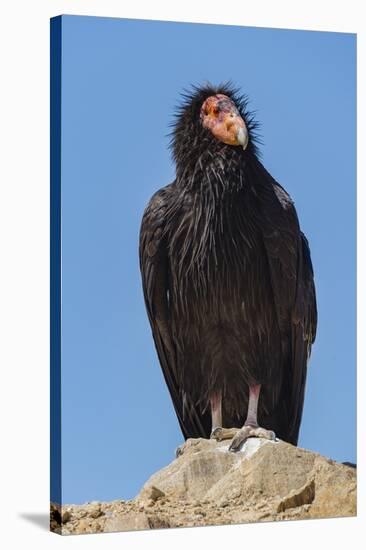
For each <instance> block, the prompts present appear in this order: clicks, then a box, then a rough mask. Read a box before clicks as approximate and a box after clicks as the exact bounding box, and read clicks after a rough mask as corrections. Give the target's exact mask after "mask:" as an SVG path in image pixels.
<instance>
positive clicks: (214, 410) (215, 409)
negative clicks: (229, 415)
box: [210, 392, 222, 432]
mask: <svg viewBox="0 0 366 550" xmlns="http://www.w3.org/2000/svg"><path fill="white" fill-rule="evenodd" d="M210 405H211V419H212V432H213V431H214V430H215V429H216V428H222V403H221V392H217V393H214V394H213V395H212V397H211V399H210Z"/></svg>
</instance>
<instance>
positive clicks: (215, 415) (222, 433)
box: [210, 392, 239, 441]
mask: <svg viewBox="0 0 366 550" xmlns="http://www.w3.org/2000/svg"><path fill="white" fill-rule="evenodd" d="M210 406H211V420H212V430H211V436H210V438H211V439H216V441H222V440H223V439H232V438H233V437H234V435H235V434H236V433H237V432H238V431H239V429H238V428H223V427H222V395H221V392H217V393H215V394H213V395H212V396H211V399H210Z"/></svg>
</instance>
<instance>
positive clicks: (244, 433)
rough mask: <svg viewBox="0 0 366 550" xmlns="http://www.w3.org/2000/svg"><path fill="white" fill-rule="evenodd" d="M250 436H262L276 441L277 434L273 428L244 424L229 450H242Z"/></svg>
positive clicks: (234, 451)
mask: <svg viewBox="0 0 366 550" xmlns="http://www.w3.org/2000/svg"><path fill="white" fill-rule="evenodd" d="M249 437H261V438H264V439H269V440H271V441H274V440H275V439H276V434H275V433H274V432H272V431H271V430H266V429H265V428H260V427H259V426H257V427H253V426H243V427H242V428H241V430H239V431H238V433H237V434H236V435H235V436H234V438H233V440H232V442H231V444H230V447H229V451H231V452H233V453H236V452H237V451H240V449H241V448H242V446H243V445H244V443H245V442H246V440H247V439H248V438H249Z"/></svg>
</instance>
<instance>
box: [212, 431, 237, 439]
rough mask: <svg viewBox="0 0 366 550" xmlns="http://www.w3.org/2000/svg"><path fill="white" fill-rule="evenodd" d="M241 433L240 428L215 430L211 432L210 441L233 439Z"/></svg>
mask: <svg viewBox="0 0 366 550" xmlns="http://www.w3.org/2000/svg"><path fill="white" fill-rule="evenodd" d="M239 431H240V429H239V428H215V429H214V430H212V432H211V435H210V439H216V441H223V440H224V439H232V438H233V437H234V436H235V435H236V434H237V433H238V432H239Z"/></svg>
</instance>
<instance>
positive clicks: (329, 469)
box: [52, 438, 357, 534]
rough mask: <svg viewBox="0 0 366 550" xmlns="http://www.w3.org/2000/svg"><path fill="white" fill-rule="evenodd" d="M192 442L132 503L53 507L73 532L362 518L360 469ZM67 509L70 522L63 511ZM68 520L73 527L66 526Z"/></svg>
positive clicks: (278, 451)
mask: <svg viewBox="0 0 366 550" xmlns="http://www.w3.org/2000/svg"><path fill="white" fill-rule="evenodd" d="M228 446H229V442H228V441H226V442H225V441H222V442H220V443H217V442H216V441H214V440H207V439H188V440H187V441H186V443H185V444H184V445H183V446H182V447H181V448H180V454H179V456H178V458H176V459H175V460H173V461H172V462H171V463H170V464H169V465H168V466H166V467H165V468H163V469H162V470H160V471H158V472H156V473H155V474H154V475H153V476H151V478H150V479H149V480H148V481H147V482H146V483H145V485H144V486H143V488H142V489H141V491H140V493H139V494H138V495H137V496H136V497H135V498H134V499H132V500H130V501H122V500H118V501H114V502H110V503H103V502H102V503H89V504H86V505H74V506H73V505H67V506H63V507H62V510H60V507H58V506H53V508H52V530H54V531H56V532H62V533H67V534H76V533H91V532H111V531H126V530H138V529H155V528H167V527H183V526H198V525H224V524H232V523H248V522H254V521H276V520H284V519H305V518H326V517H344V516H354V515H356V486H357V485H356V468H354V467H351V466H349V465H344V464H339V463H337V462H335V461H333V460H330V459H328V458H326V457H323V456H321V455H319V454H317V453H313V452H310V451H307V450H305V449H301V448H298V447H294V446H293V445H289V444H288V443H284V442H283V441H268V440H264V439H257V438H251V439H249V440H248V441H247V442H246V443H245V445H244V446H243V449H242V450H241V451H239V452H238V453H231V452H229V451H228ZM65 511H67V514H65V515H64V516H63V515H62V513H61V512H65ZM62 517H65V520H66V521H65V523H66V525H67V528H66V526H65V527H64V528H62V527H63V526H61V525H60V522H61V523H62V520H61V518H62Z"/></svg>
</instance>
